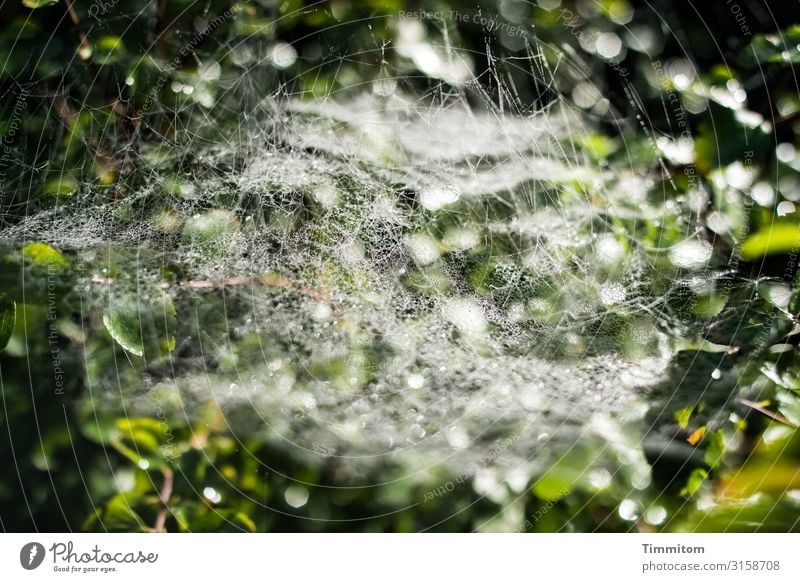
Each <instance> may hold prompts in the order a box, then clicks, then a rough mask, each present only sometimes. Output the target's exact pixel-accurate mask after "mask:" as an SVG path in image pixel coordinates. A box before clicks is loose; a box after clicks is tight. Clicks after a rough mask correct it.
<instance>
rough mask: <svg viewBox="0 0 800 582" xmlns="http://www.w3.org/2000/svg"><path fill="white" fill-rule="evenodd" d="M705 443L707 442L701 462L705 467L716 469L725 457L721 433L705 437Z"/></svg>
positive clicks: (723, 438)
mask: <svg viewBox="0 0 800 582" xmlns="http://www.w3.org/2000/svg"><path fill="white" fill-rule="evenodd" d="M706 441H708V448H707V449H706V454H705V457H704V459H703V460H704V461H705V463H706V465H708V466H709V467H711V468H712V469H716V468H717V467H718V466H719V464H720V463H721V462H722V458H723V457H724V455H725V437H724V435H723V434H722V431H721V430H718V431H716V432H712V433H710V434H708V435H706Z"/></svg>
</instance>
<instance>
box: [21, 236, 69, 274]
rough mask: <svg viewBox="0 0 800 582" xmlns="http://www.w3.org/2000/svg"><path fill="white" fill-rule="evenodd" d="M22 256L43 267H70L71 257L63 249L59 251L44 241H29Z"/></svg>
mask: <svg viewBox="0 0 800 582" xmlns="http://www.w3.org/2000/svg"><path fill="white" fill-rule="evenodd" d="M22 256H23V257H25V260H26V261H27V262H28V263H30V264H32V265H34V266H36V267H42V268H52V269H64V268H66V267H69V259H67V257H65V256H64V255H63V254H62V253H61V251H58V250H56V249H54V248H53V247H51V246H50V245H48V244H45V243H43V242H35V243H29V244H27V245H25V246H24V247H22Z"/></svg>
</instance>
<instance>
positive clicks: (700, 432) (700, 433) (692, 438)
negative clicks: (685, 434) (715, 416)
mask: <svg viewBox="0 0 800 582" xmlns="http://www.w3.org/2000/svg"><path fill="white" fill-rule="evenodd" d="M705 434H706V427H705V426H701V427H700V428H698V429H697V430H696V431H694V432H693V433H692V434H691V435H689V438H687V439H686V442H687V443H689V444H690V445H692V446H693V447H694V446H696V445H697V443H699V442H700V439H702V438H703V437H704V436H705Z"/></svg>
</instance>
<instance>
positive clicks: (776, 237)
mask: <svg viewBox="0 0 800 582" xmlns="http://www.w3.org/2000/svg"><path fill="white" fill-rule="evenodd" d="M798 249H800V225H798V224H790V223H785V222H781V223H777V224H773V225H772V226H771V227H768V228H762V229H761V230H759V231H757V232H755V233H753V234H751V235H750V236H748V237H747V238H746V239H745V240H744V242H743V243H742V247H741V249H740V250H741V254H742V258H743V259H744V260H746V261H752V260H755V259H759V258H761V257H763V256H766V255H777V254H782V253H789V252H792V251H793V250H794V251H796V250H798Z"/></svg>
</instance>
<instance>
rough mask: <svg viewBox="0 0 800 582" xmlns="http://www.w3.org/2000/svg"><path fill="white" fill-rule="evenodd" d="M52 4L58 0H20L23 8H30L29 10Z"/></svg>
mask: <svg viewBox="0 0 800 582" xmlns="http://www.w3.org/2000/svg"><path fill="white" fill-rule="evenodd" d="M53 4H58V0H22V5H23V6H24V7H25V8H30V9H31V10H36V9H37V8H45V7H47V6H52V5H53Z"/></svg>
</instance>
